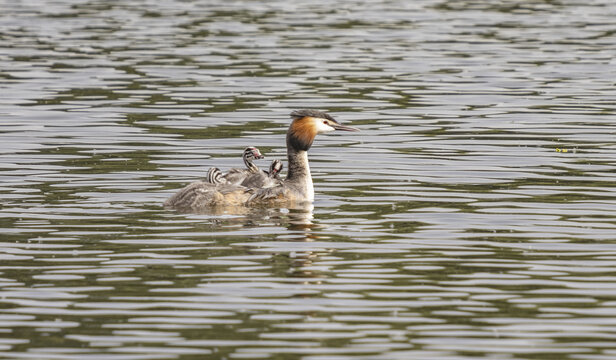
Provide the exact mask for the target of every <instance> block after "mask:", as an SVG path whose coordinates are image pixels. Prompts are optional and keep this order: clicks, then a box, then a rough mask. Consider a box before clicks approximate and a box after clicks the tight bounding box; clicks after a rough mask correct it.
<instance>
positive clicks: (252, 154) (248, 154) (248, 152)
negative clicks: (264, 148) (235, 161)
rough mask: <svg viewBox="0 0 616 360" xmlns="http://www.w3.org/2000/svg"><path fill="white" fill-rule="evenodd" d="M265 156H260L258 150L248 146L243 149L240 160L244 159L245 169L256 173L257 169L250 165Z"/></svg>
mask: <svg viewBox="0 0 616 360" xmlns="http://www.w3.org/2000/svg"><path fill="white" fill-rule="evenodd" d="M264 157H265V156H263V155H261V152H260V151H259V149H257V148H256V147H254V146H249V147H247V148H246V149H244V154H242V159H244V164H245V165H246V167H247V168H248V170H249V171H251V172H257V171H259V168H258V167H257V166H256V165H255V164H253V163H252V160H255V159H256V160H259V159H263V158H264Z"/></svg>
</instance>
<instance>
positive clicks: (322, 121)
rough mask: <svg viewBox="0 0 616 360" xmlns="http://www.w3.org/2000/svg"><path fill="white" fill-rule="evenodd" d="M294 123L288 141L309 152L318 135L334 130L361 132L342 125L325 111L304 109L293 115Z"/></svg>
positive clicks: (295, 146) (290, 128)
mask: <svg viewBox="0 0 616 360" xmlns="http://www.w3.org/2000/svg"><path fill="white" fill-rule="evenodd" d="M291 118H293V122H292V123H291V126H290V127H289V132H288V134H287V139H288V141H289V145H291V146H293V147H294V148H295V149H297V150H304V151H308V149H310V146H312V142H313V141H314V138H315V136H317V134H323V133H327V132H330V131H334V130H342V131H359V129H357V128H354V127H350V126H346V125H342V124H340V123H339V122H338V121H336V119H334V118H333V117H332V116H331V115H329V114H328V113H326V112H323V111H317V110H310V109H303V110H295V111H293V112H292V113H291Z"/></svg>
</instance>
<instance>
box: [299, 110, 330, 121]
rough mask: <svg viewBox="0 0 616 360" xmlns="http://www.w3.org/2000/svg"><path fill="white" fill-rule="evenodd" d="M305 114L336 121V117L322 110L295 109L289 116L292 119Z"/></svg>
mask: <svg viewBox="0 0 616 360" xmlns="http://www.w3.org/2000/svg"><path fill="white" fill-rule="evenodd" d="M307 116H308V117H314V118H321V119H327V120H331V121H333V122H335V123H337V121H336V119H334V118H333V117H332V116H331V115H330V114H328V113H326V112H323V111H318V110H312V109H301V110H295V111H293V112H292V113H291V117H292V118H293V119H301V118H303V117H307Z"/></svg>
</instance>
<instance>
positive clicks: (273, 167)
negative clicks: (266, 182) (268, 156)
mask: <svg viewBox="0 0 616 360" xmlns="http://www.w3.org/2000/svg"><path fill="white" fill-rule="evenodd" d="M282 168H283V165H282V161H280V160H278V159H276V160H273V161H272V163H271V164H270V167H269V176H270V177H276V176H278V174H280V172H281V171H282Z"/></svg>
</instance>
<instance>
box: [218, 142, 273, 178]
mask: <svg viewBox="0 0 616 360" xmlns="http://www.w3.org/2000/svg"><path fill="white" fill-rule="evenodd" d="M263 158H264V156H263V155H261V152H260V151H259V149H257V148H256V147H254V146H250V147H247V148H246V149H244V152H243V153H242V159H243V160H244V164H245V165H246V169H238V168H232V169H229V171H228V172H227V173H226V174H224V175H223V173H222V171H220V169H219V168H216V167H212V168H210V169H209V170H208V172H207V180H206V181H207V182H209V183H212V184H227V185H238V184H241V183H242V181H244V179H246V177H248V176H250V175H252V174H257V173H259V172H261V171H260V170H259V168H258V167H257V165H255V164H254V163H253V162H252V161H253V160H255V159H257V160H258V159H263Z"/></svg>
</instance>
